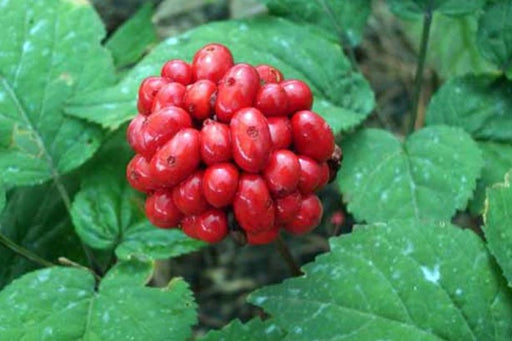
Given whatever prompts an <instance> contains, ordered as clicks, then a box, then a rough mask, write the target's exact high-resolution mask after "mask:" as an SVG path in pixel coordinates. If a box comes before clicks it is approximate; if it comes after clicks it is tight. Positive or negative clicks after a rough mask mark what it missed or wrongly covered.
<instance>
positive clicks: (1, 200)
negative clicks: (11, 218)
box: [0, 187, 5, 213]
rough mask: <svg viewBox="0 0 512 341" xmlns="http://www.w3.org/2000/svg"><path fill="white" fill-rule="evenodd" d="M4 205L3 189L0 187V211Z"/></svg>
mask: <svg viewBox="0 0 512 341" xmlns="http://www.w3.org/2000/svg"><path fill="white" fill-rule="evenodd" d="M4 207H5V190H4V189H3V188H2V187H0V213H2V211H3V210H4Z"/></svg>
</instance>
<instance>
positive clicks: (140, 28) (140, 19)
mask: <svg viewBox="0 0 512 341" xmlns="http://www.w3.org/2000/svg"><path fill="white" fill-rule="evenodd" d="M152 16H153V7H152V5H151V4H150V3H146V4H144V5H143V6H142V7H141V8H140V9H139V10H138V11H137V13H135V15H133V16H132V17H131V18H130V19H128V21H126V22H125V23H124V24H123V25H122V26H121V27H119V28H118V29H117V30H116V31H115V32H114V34H113V35H112V37H110V38H109V39H108V40H107V42H106V43H105V47H106V48H108V49H109V50H110V52H111V53H112V57H113V58H114V63H115V65H116V67H117V68H123V67H126V66H128V65H130V64H134V63H136V62H137V61H138V60H139V59H140V58H141V57H142V56H143V55H144V53H145V52H146V51H147V50H148V48H149V47H150V46H151V45H153V44H156V43H157V41H158V38H157V35H156V29H155V27H154V25H153V23H152V22H151V18H152Z"/></svg>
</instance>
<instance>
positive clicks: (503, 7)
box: [477, 0, 512, 71]
mask: <svg viewBox="0 0 512 341" xmlns="http://www.w3.org/2000/svg"><path fill="white" fill-rule="evenodd" d="M511 17H512V0H503V1H499V2H496V3H493V4H489V5H488V6H487V7H486V9H485V11H484V14H483V15H482V16H481V17H480V21H479V22H478V39H477V43H478V47H479V48H480V51H481V52H482V54H483V56H484V57H485V58H487V59H488V60H489V61H490V62H492V63H494V64H495V65H496V66H497V67H499V68H500V69H502V70H503V71H508V70H510V69H511V67H512V65H511V64H512V20H510V18H511Z"/></svg>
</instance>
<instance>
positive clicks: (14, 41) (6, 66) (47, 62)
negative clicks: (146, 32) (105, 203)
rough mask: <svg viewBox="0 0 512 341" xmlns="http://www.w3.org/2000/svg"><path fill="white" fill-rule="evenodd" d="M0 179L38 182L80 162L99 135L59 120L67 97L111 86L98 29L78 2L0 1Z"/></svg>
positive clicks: (68, 120)
mask: <svg viewBox="0 0 512 341" xmlns="http://www.w3.org/2000/svg"><path fill="white" fill-rule="evenodd" d="M0 27H2V28H3V29H2V37H3V38H2V39H0V51H1V53H0V126H1V127H2V128H0V132H1V136H0V177H1V178H2V180H3V181H4V182H5V184H6V186H14V185H25V184H35V183H41V182H43V181H45V180H48V179H50V178H58V177H59V174H61V173H65V172H68V171H70V170H72V169H74V168H76V167H78V166H80V165H81V164H82V163H83V162H85V161H86V160H87V159H88V158H90V157H91V155H92V154H93V153H94V152H95V151H96V149H97V148H98V147H99V144H100V140H101V137H102V132H101V130H100V129H99V128H98V127H97V126H95V125H92V124H89V123H85V122H83V121H82V120H77V119H75V118H70V117H67V116H65V115H64V114H63V111H62V106H63V104H64V103H65V102H66V101H67V100H68V98H69V97H71V96H73V95H75V94H77V93H82V92H88V91H92V90H95V89H99V88H102V87H104V86H106V85H107V84H111V82H112V81H113V67H112V63H111V60H110V56H109V54H108V52H107V51H106V50H105V49H104V48H103V47H101V45H100V40H101V39H102V38H103V36H104V34H105V32H104V30H103V25H102V24H101V21H100V20H99V18H98V17H97V15H96V13H95V12H94V10H93V9H92V7H91V5H90V4H88V3H87V2H85V1H76V0H55V1H50V2H48V1H30V0H5V1H2V2H1V3H0Z"/></svg>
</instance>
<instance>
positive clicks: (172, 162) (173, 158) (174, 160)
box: [167, 155, 176, 166]
mask: <svg viewBox="0 0 512 341" xmlns="http://www.w3.org/2000/svg"><path fill="white" fill-rule="evenodd" d="M167 163H168V164H169V165H171V166H172V165H174V164H175V163H176V158H175V157H174V156H172V155H171V156H169V157H168V158H167Z"/></svg>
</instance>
